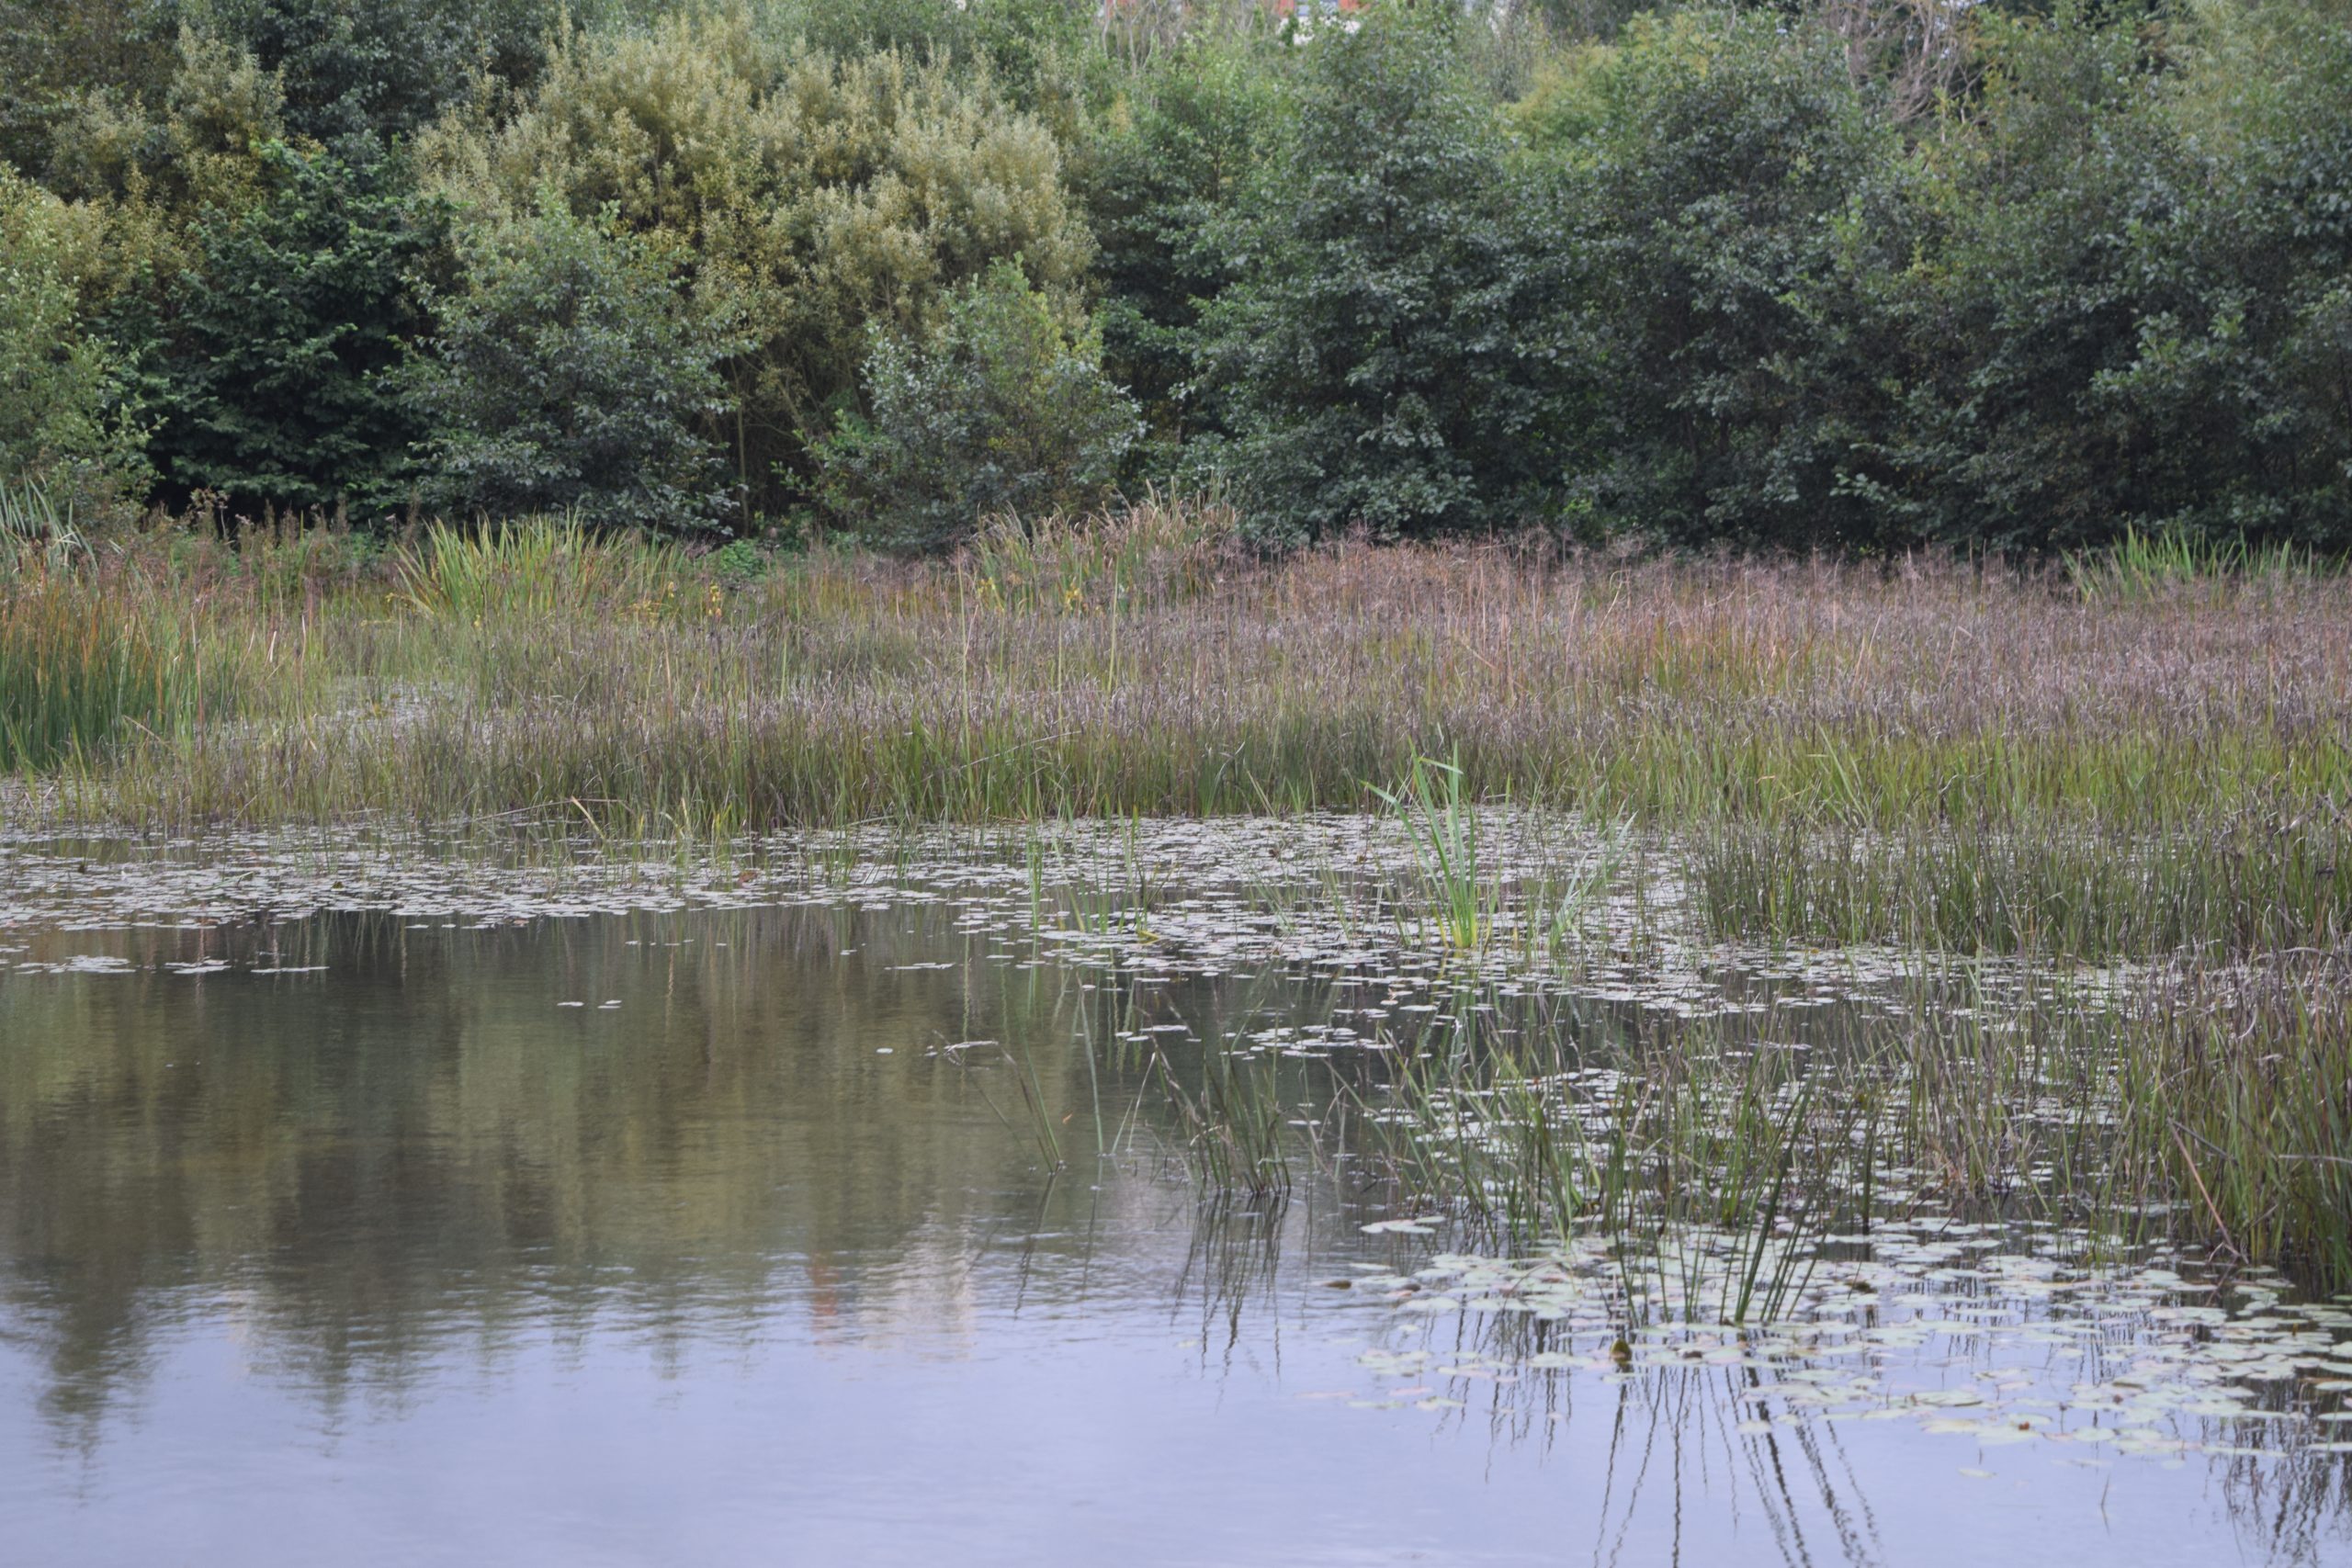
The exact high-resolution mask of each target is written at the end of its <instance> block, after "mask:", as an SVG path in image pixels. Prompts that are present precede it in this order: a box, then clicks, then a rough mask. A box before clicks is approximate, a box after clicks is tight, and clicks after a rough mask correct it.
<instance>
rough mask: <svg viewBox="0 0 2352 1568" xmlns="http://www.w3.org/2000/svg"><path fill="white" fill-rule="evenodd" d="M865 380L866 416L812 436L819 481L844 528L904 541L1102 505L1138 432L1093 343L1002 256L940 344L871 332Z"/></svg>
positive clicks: (952, 313)
mask: <svg viewBox="0 0 2352 1568" xmlns="http://www.w3.org/2000/svg"><path fill="white" fill-rule="evenodd" d="M865 376H866V389H867V395H868V397H869V398H870V400H871V401H872V404H873V410H874V412H873V413H872V415H871V416H869V417H861V416H858V415H854V414H848V415H844V416H843V418H842V423H841V426H840V428H839V430H838V431H837V432H836V433H835V434H833V435H832V436H831V438H829V439H828V440H825V441H823V442H821V443H820V444H819V446H818V456H819V460H820V474H821V479H822V484H823V488H824V493H825V496H826V500H827V502H828V504H829V505H830V506H831V510H832V512H833V513H834V515H835V517H836V518H838V519H839V520H840V521H841V522H842V525H845V526H847V527H849V528H852V529H854V530H855V531H857V532H858V533H860V534H863V535H865V536H867V537H869V538H872V539H874V540H875V541H876V542H877V543H881V544H885V545H888V546H889V547H894V548H899V549H910V550H930V549H938V548H941V547H945V546H948V545H951V544H954V543H956V542H957V541H959V540H961V539H963V538H965V537H966V536H968V535H969V534H970V533H971V532H972V531H973V530H974V529H975V528H976V527H978V525H979V524H980V523H981V522H982V521H983V520H984V519H986V518H989V517H991V516H994V515H998V514H1001V513H1010V514H1012V515H1015V516H1021V517H1031V518H1035V517H1041V516H1044V515H1046V514H1048V513H1077V512H1083V511H1087V510H1089V509H1091V508H1092V507H1095V506H1098V505H1100V504H1101V503H1102V502H1103V500H1104V499H1105V498H1106V497H1107V496H1108V494H1109V493H1110V491H1111V487H1112V486H1113V484H1114V482H1115V481H1116V479H1117V478H1118V472H1119V463H1120V460H1121V459H1122V458H1123V457H1125V454H1126V451H1127V448H1128V447H1129V446H1131V445H1132V444H1133V443H1134V441H1135V439H1136V434H1138V433H1139V431H1140V428H1141V426H1140V422H1139V421H1138V420H1137V418H1136V406H1135V401H1134V400H1133V399H1131V398H1129V397H1128V396H1127V395H1126V394H1125V392H1123V391H1121V390H1120V389H1118V388H1117V387H1115V386H1114V385H1113V384H1112V383H1111V382H1110V380H1109V379H1108V378H1106V377H1104V375H1103V366H1102V351H1101V344H1100V342H1099V340H1098V338H1097V337H1096V336H1094V335H1093V334H1091V333H1085V334H1080V335H1078V336H1077V337H1075V338H1073V337H1072V335H1071V334H1070V333H1068V332H1067V331H1066V330H1065V329H1064V327H1063V325H1062V322H1061V321H1060V320H1059V318H1058V316H1057V312H1056V310H1055V309H1054V306H1053V302H1052V301H1051V300H1050V299H1047V298H1046V296H1045V295H1044V294H1042V293H1040V292H1038V291H1037V290H1036V289H1034V288H1031V287H1030V286H1029V284H1028V281H1027V280H1026V279H1025V278H1024V277H1023V276H1022V272H1021V269H1020V267H1019V266H1017V265H1014V264H1012V263H1011V262H999V263H998V264H996V265H995V266H993V267H991V268H990V269H989V273H988V275H987V276H985V277H982V278H977V279H975V280H973V281H972V282H971V283H969V284H967V285H966V286H965V287H964V288H962V289H961V290H959V291H958V292H957V294H956V297H955V299H953V300H952V301H951V303H950V305H949V307H948V314H947V324H946V326H945V327H944V330H943V331H942V332H941V333H940V335H939V337H938V338H937V340H936V341H934V342H933V343H930V344H922V343H919V342H915V341H910V339H908V338H906V337H903V336H900V335H898V334H895V333H887V332H877V333H876V336H875V341H874V348H873V352H872V354H871V355H869V357H868V358H867V360H866V365H865Z"/></svg>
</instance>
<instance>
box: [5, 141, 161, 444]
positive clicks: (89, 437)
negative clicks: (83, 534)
mask: <svg viewBox="0 0 2352 1568" xmlns="http://www.w3.org/2000/svg"><path fill="white" fill-rule="evenodd" d="M88 217H89V215H88V214H87V213H85V212H77V211H75V210H74V209H70V208H68V207H67V206H66V204H65V203H63V202H62V201H59V200H58V199H57V198H56V197H52V196H51V195H50V194H49V193H48V192H46V191H44V190H42V189H41V188H40V187H39V186H34V185H31V184H28V183H27V182H26V181H24V180H22V179H19V178H18V177H17V175H14V174H12V173H10V172H9V171H8V169H7V168H6V166H5V165H0V480H7V479H25V478H28V477H30V476H35V475H41V476H54V475H57V474H58V473H59V472H60V471H61V470H74V471H78V472H81V473H84V474H89V475H94V476H95V475H102V474H105V473H108V472H111V473H115V474H121V473H124V472H127V471H129V470H130V469H131V468H133V467H134V466H135V464H136V461H137V453H136V442H135V440H134V439H132V438H131V437H130V434H127V433H126V432H124V431H123V430H122V428H121V427H120V425H119V423H115V422H113V421H110V420H109V419H108V417H107V400H108V379H107V378H108V371H109V366H108V362H107V352H106V345H105V344H103V343H102V342H100V341H99V340H98V339H97V338H96V336H94V335H93V334H92V333H90V332H89V331H88V330H87V326H86V323H85V321H83V320H81V318H80V315H79V312H78V310H77V305H78V301H77V299H76V297H75V289H76V284H77V281H78V278H79V276H80V274H81V273H82V272H83V271H84V270H85V268H86V267H87V266H88V265H89V264H90V256H89V251H90V247H91V245H92V244H93V243H94V241H93V236H92V234H91V232H90V226H89V224H88V222H87V221H86V220H87V219H88Z"/></svg>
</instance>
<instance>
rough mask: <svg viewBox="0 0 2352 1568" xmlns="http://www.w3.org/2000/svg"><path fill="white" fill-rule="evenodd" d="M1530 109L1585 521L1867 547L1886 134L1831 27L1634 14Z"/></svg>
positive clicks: (1893, 358) (1887, 247)
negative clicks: (1548, 177)
mask: <svg viewBox="0 0 2352 1568" xmlns="http://www.w3.org/2000/svg"><path fill="white" fill-rule="evenodd" d="M1529 119H1530V123H1531V127H1532V133H1533V134H1534V135H1535V136H1536V137H1537V139H1538V141H1539V143H1540V144H1541V145H1542V146H1543V147H1544V149H1545V151H1546V152H1547V153H1548V155H1549V156H1551V157H1553V158H1554V159H1556V160H1557V161H1558V163H1559V164H1560V165H1561V166H1562V167H1563V168H1565V169H1566V171H1567V178H1568V181H1569V188H1570V190H1571V192H1572V196H1571V199H1570V202H1569V204H1568V210H1569V211H1570V213H1571V214H1572V221H1573V222H1574V224H1575V226H1576V228H1577V231H1579V233H1580V235H1581V239H1582V243H1583V244H1584V245H1585V246H1586V247H1587V249H1588V252H1589V262H1590V266H1591V272H1590V275H1589V276H1590V280H1591V288H1590V292H1589V295H1588V296H1587V298H1586V299H1585V301H1584V304H1583V311H1584V320H1585V321H1586V323H1587V329H1588V342H1589V344H1590V345H1591V352H1592V353H1593V354H1594V355H1595V356H1596V359H1597V362H1598V363H1599V364H1600V365H1601V366H1603V367H1605V387H1606V395H1605V396H1604V397H1602V398H1600V399H1599V400H1597V402H1596V405H1595V406H1596V410H1597V412H1598V413H1599V416H1600V423H1599V424H1598V425H1597V426H1596V428H1595V430H1594V437H1595V440H1594V446H1596V447H1597V448H1598V450H1599V451H1600V453H1601V454H1602V456H1601V457H1600V458H1599V460H1598V461H1597V462H1596V463H1595V464H1594V465H1593V467H1592V468H1591V469H1590V470H1589V475H1588V479H1587V482H1588V484H1589V487H1590V491H1591V493H1592V496H1593V500H1594V502H1595V506H1596V509H1597V513H1598V515H1599V518H1600V521H1601V523H1602V525H1604V526H1606V527H1611V528H1617V529H1625V530H1632V531H1637V532H1640V533H1643V534H1646V535H1648V536H1652V537H1657V538H1664V539H1668V540H1673V541H1676V542H1680V543H1698V542H1702V541H1708V540H1717V539H1730V540H1736V541H1738V542H1741V543H1744V544H1749V545H1769V546H1782V547H1813V546H1816V545H1842V546H1846V547H1852V546H1856V545H1867V544H1871V543H1874V542H1877V539H1878V537H1879V535H1880V532H1881V525H1882V522H1883V519H1884V517H1885V515H1886V513H1885V511H1884V505H1883V500H1882V499H1880V498H1879V497H1877V496H1876V495H1874V494H1871V493H1866V492H1869V491H1871V490H1872V488H1873V487H1874V486H1875V487H1877V488H1878V489H1880V490H1883V488H1884V485H1885V482H1886V474H1885V471H1884V470H1885V468H1886V465H1885V464H1884V463H1883V460H1882V459H1880V458H1878V457H1876V456H1874V443H1875V442H1876V441H1877V440H1878V439H1879V438H1880V437H1881V435H1882V434H1883V423H1884V407H1885V404H1886V401H1887V400H1888V399H1889V398H1890V397H1893V396H1895V395H1897V394H1898V391H1899V387H1900V384H1901V382H1902V379H1903V378H1904V375H1905V361H1904V358H1903V356H1902V354H1901V353H1900V352H1899V351H1900V350H1901V348H1902V346H1903V342H1902V338H1901V334H1900V333H1899V331H1898V330H1897V329H1896V326H1895V324H1894V321H1893V320H1892V319H1891V318H1890V316H1889V314H1888V312H1887V309H1886V308H1885V306H1884V302H1883V300H1881V299H1877V298H1876V297H1875V296H1873V294H1872V293H1871V286H1872V284H1873V282H1874V281H1876V280H1881V279H1883V278H1885V277H1886V276H1890V275H1892V274H1898V273H1900V272H1901V271H1902V270H1903V268H1904V267H1905V264H1906V261H1907V257H1906V255H1905V247H1904V245H1903V243H1901V242H1902V238H1903V230H1902V227H1901V222H1900V220H1901V219H1902V218H1903V216H1904V215H1905V214H1904V209H1903V208H1902V205H1901V197H1902V195H1903V191H1904V185H1903V169H1904V165H1903V150H1902V144H1901V141H1900V139H1899V137H1898V136H1897V135H1896V133H1895V132H1894V128H1893V126H1892V123H1891V122H1890V120H1889V119H1888V118H1887V117H1886V116H1885V114H1884V113H1883V105H1882V101H1881V100H1879V99H1877V98H1875V97H1874V96H1872V93H1871V92H1870V91H1866V90H1865V89H1863V88H1861V87H1859V86H1858V85H1856V83H1855V81H1854V79H1853V78H1852V76H1851V75H1849V72H1848V68H1847V63H1846V60H1845V55H1844V51H1843V49H1842V47H1841V45H1840V44H1839V42H1838V40H1837V39H1835V38H1834V37H1832V36H1831V35H1829V34H1828V33H1826V31H1823V30H1821V29H1818V28H1813V27H1811V26H1809V25H1806V24H1802V23H1800V24H1797V25H1793V26H1792V25H1791V24H1789V23H1788V22H1786V21H1785V20H1784V19H1783V18H1781V17H1778V16H1775V15H1770V14H1757V15H1748V16H1735V15H1732V14H1729V13H1724V12H1713V13H1710V12H1687V13H1682V14H1679V15H1677V16H1675V17H1672V18H1671V19H1668V20H1665V21H1656V20H1649V19H1641V20H1637V21H1635V22H1634V23H1633V24H1631V25H1630V26H1629V27H1628V28H1626V30H1625V32H1624V34H1623V37H1622V38H1621V40H1620V43H1619V45H1618V46H1617V47H1616V48H1615V49H1613V50H1611V51H1602V52H1599V53H1597V54H1593V55H1589V56H1588V57H1586V59H1585V61H1584V62H1582V69H1580V70H1579V71H1577V73H1575V74H1574V75H1573V76H1572V77H1571V78H1569V79H1568V80H1567V81H1566V83H1565V85H1561V90H1559V91H1556V92H1555V93H1554V94H1552V95H1550V96H1548V97H1546V98H1544V100H1543V101H1541V102H1540V103H1539V104H1537V105H1535V106H1532V113H1531V114H1530V116H1529Z"/></svg>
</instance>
